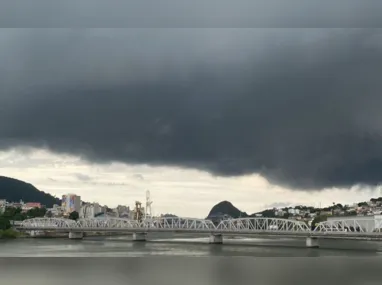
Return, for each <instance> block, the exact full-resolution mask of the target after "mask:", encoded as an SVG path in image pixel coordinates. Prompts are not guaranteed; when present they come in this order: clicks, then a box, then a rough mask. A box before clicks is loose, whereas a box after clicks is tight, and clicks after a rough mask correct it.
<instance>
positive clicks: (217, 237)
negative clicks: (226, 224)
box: [210, 234, 223, 244]
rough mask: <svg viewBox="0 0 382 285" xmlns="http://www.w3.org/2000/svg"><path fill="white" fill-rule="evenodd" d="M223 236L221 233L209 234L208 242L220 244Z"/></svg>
mask: <svg viewBox="0 0 382 285" xmlns="http://www.w3.org/2000/svg"><path fill="white" fill-rule="evenodd" d="M222 243H223V236H222V235H221V234H212V235H210V244H222Z"/></svg>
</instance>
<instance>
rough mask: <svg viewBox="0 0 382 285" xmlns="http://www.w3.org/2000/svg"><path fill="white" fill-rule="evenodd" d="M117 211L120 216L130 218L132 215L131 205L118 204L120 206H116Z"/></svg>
mask: <svg viewBox="0 0 382 285" xmlns="http://www.w3.org/2000/svg"><path fill="white" fill-rule="evenodd" d="M116 212H117V214H118V217H120V218H129V217H130V214H131V213H130V207H128V206H121V205H118V207H117V208H116Z"/></svg>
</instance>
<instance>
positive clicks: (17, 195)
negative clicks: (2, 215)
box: [0, 176, 61, 208]
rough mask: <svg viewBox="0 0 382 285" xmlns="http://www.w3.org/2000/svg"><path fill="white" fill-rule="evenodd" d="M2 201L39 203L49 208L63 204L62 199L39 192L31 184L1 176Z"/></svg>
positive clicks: (0, 197) (0, 195)
mask: <svg viewBox="0 0 382 285" xmlns="http://www.w3.org/2000/svg"><path fill="white" fill-rule="evenodd" d="M0 199H5V200H7V201H9V202H18V201H20V200H23V201H24V202H39V203H41V204H43V205H46V206H47V207H48V208H50V207H52V206H53V204H60V202H61V201H60V199H58V198H55V197H53V196H52V195H50V194H48V193H45V192H42V191H40V190H38V189H37V188H36V187H35V186H33V185H32V184H30V183H27V182H24V181H21V180H18V179H15V178H11V177H6V176H0Z"/></svg>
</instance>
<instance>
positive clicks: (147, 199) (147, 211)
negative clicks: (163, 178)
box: [145, 190, 153, 219]
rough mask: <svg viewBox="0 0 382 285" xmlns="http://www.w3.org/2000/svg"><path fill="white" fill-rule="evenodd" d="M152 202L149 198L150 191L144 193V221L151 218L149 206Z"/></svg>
mask: <svg viewBox="0 0 382 285" xmlns="http://www.w3.org/2000/svg"><path fill="white" fill-rule="evenodd" d="M152 203H153V201H151V198H150V191H149V190H147V191H146V208H145V219H147V218H151V217H152V212H151V204H152Z"/></svg>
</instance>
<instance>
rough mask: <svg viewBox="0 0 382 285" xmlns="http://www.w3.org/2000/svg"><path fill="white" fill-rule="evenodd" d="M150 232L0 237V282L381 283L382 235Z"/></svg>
mask: <svg viewBox="0 0 382 285" xmlns="http://www.w3.org/2000/svg"><path fill="white" fill-rule="evenodd" d="M148 240H149V241H148V242H133V241H132V240H131V237H130V236H111V237H89V238H85V239H83V240H69V239H65V238H60V239H58V238H57V239H41V238H40V239H37V238H36V239H32V238H28V239H16V240H2V241H0V284H3V282H4V284H8V283H10V282H12V283H14V284H30V285H34V284H38V285H44V284H55V285H61V284H70V283H72V284H81V285H88V284H89V285H90V284H92V285H93V284H152V285H157V284H166V285H170V284H181V285H188V284H220V285H221V284H224V285H225V284H227V285H228V284H234V285H236V284H283V285H289V284H294V285H299V284H323V283H325V284H362V285H363V284H382V242H366V241H343V240H320V248H319V249H309V248H305V240H304V239H258V238H243V239H224V244H223V245H210V244H208V238H206V237H199V236H194V237H191V238H190V237H189V236H182V235H177V236H148ZM255 281H256V282H255ZM7 282H8V283H7Z"/></svg>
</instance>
